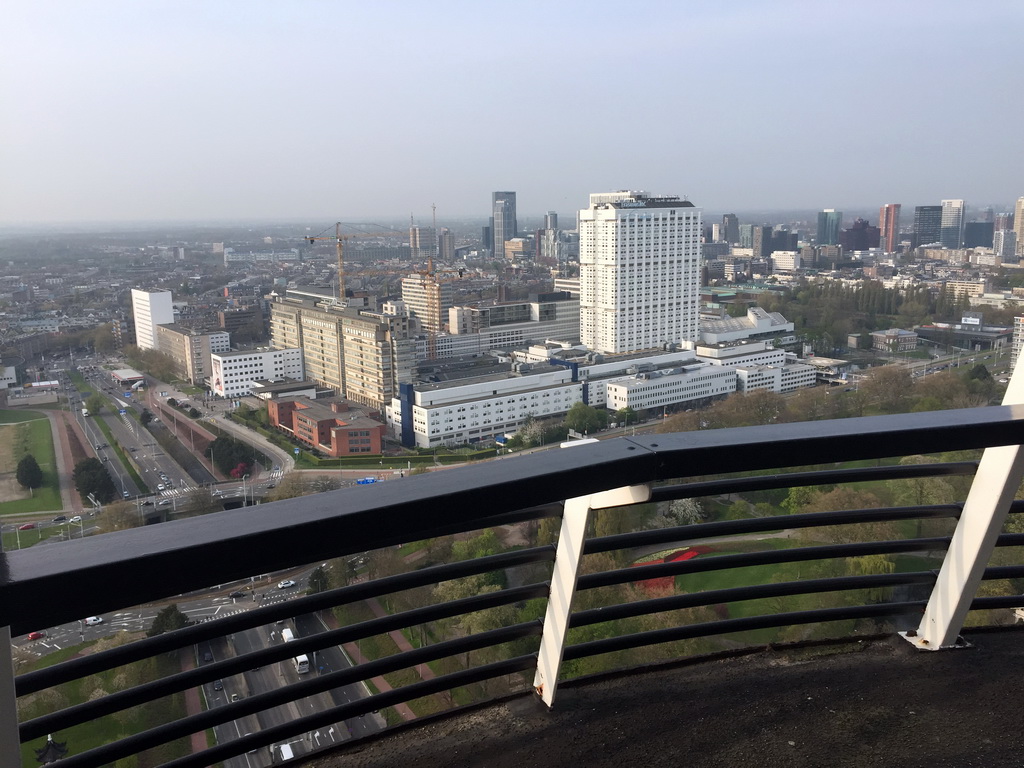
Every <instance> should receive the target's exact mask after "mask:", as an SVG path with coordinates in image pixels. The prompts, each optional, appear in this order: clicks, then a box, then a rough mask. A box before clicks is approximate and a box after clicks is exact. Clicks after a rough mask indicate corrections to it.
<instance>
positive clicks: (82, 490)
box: [71, 458, 117, 504]
mask: <svg viewBox="0 0 1024 768" xmlns="http://www.w3.org/2000/svg"><path fill="white" fill-rule="evenodd" d="M71 479H72V480H74V482H75V488H76V489H77V490H78V493H79V494H80V495H81V497H82V498H83V499H84V498H86V497H87V496H88V495H89V494H90V493H91V494H93V496H94V497H95V498H96V499H97V501H99V502H100V503H102V504H106V503H107V502H109V501H111V500H112V499H113V498H114V495H115V494H116V492H117V489H116V488H115V487H114V481H113V480H111V479H110V474H109V473H108V472H107V468H106V467H104V466H103V462H101V461H100V460H99V459H96V458H91V459H83V460H82V461H80V462H78V463H77V464H75V469H74V471H73V472H72V473H71Z"/></svg>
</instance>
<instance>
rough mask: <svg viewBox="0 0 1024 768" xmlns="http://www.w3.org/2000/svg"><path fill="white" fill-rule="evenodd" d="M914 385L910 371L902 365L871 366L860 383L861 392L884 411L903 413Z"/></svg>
mask: <svg viewBox="0 0 1024 768" xmlns="http://www.w3.org/2000/svg"><path fill="white" fill-rule="evenodd" d="M913 387H914V379H913V377H912V376H911V375H910V371H909V370H908V369H907V368H905V367H904V366H902V365H883V366H879V367H877V368H872V369H871V372H870V373H868V375H867V376H866V377H864V381H863V382H862V383H861V385H860V390H861V392H863V393H864V396H865V397H866V398H867V399H868V400H869V401H870V402H873V403H875V404H876V405H877V406H878V407H879V408H880V409H881V410H882V411H883V412H885V413H904V412H905V411H906V410H907V404H908V402H909V400H910V393H911V390H912V389H913Z"/></svg>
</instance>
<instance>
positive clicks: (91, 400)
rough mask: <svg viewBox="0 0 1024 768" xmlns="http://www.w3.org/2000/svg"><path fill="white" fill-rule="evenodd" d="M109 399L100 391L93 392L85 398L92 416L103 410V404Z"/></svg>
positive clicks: (86, 405)
mask: <svg viewBox="0 0 1024 768" xmlns="http://www.w3.org/2000/svg"><path fill="white" fill-rule="evenodd" d="M106 402H107V399H106V398H105V397H104V396H103V395H101V394H100V393H99V392H93V393H92V394H91V395H89V397H87V398H86V400H85V408H86V410H88V411H89V415H90V416H95V415H96V414H98V413H99V412H100V411H102V410H103V406H104V405H106Z"/></svg>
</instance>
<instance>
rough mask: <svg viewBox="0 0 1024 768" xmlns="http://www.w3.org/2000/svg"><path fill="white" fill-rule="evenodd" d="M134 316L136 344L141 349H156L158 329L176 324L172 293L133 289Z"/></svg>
mask: <svg viewBox="0 0 1024 768" xmlns="http://www.w3.org/2000/svg"><path fill="white" fill-rule="evenodd" d="M132 316H133V318H134V321H135V343H136V344H137V345H138V347H139V348H140V349H156V348H157V340H156V327H157V326H158V325H163V324H165V323H173V322H174V307H173V305H172V304H171V292H170V291H141V290H139V289H138V288H132Z"/></svg>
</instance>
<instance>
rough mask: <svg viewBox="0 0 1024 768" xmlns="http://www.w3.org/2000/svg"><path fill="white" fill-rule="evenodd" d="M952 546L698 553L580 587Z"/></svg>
mask: <svg viewBox="0 0 1024 768" xmlns="http://www.w3.org/2000/svg"><path fill="white" fill-rule="evenodd" d="M948 546H949V537H948V536H945V537H943V536H939V537H935V538H930V539H903V540H897V541H869V542H857V543H854V544H828V545H824V546H819V547H794V548H793V549H772V550H764V551H761V552H743V553H740V554H736V555H716V556H715V557H698V558H693V559H692V560H678V561H676V562H672V563H656V564H654V565H638V566H635V567H633V568H620V569H617V570H614V571H601V572H600V573H591V574H588V575H586V576H581V577H580V578H579V580H578V582H577V586H576V588H577V589H596V588H598V587H608V586H611V585H613V584H626V583H628V582H633V581H647V580H648V579H657V578H662V577H665V576H676V575H680V574H686V573H702V572H705V571H720V570H725V569H732V568H746V567H748V566H751V565H778V564H779V563H799V562H804V561H806V560H826V559H832V558H838V557H861V556H863V555H887V554H892V553H894V552H928V551H935V550H943V551H944V550H945V549H946V548H947V547H948Z"/></svg>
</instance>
